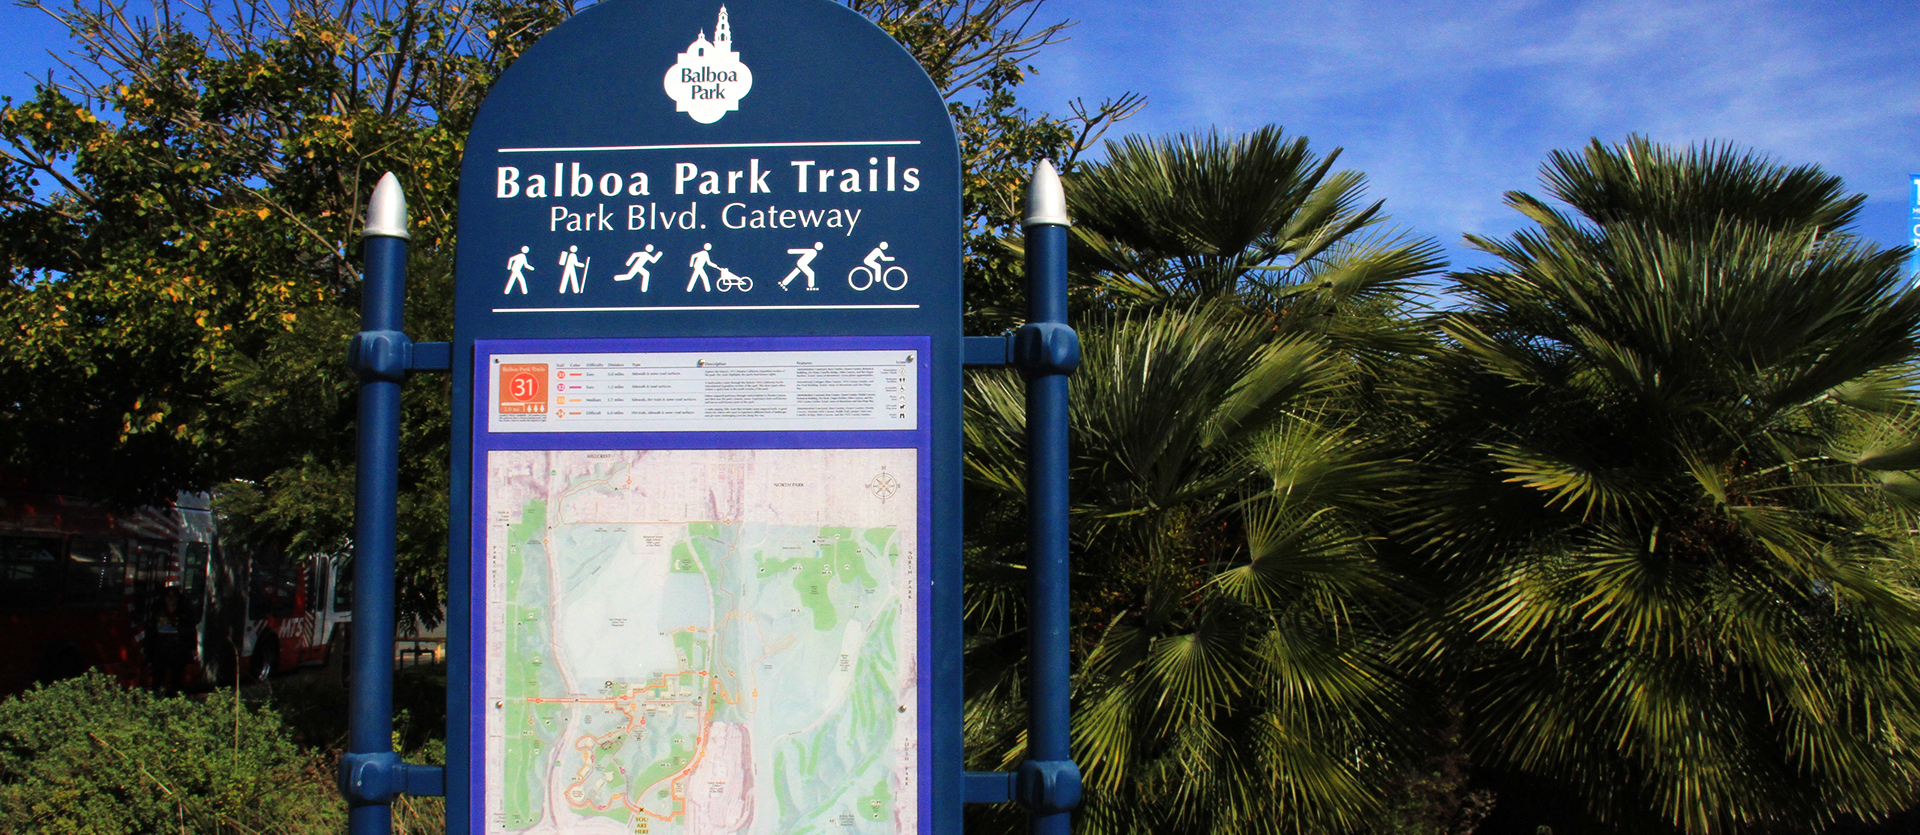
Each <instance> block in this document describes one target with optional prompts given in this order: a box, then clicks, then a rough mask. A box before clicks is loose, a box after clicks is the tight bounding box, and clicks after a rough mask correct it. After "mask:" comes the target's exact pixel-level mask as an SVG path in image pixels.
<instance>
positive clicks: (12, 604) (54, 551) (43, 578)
mask: <svg viewBox="0 0 1920 835" xmlns="http://www.w3.org/2000/svg"><path fill="white" fill-rule="evenodd" d="M59 584H60V539H59V537H53V536H0V606H4V607H8V608H15V609H25V608H36V607H43V606H51V605H53V604H54V601H55V599H56V598H57V596H58V595H59V593H60V585H59Z"/></svg>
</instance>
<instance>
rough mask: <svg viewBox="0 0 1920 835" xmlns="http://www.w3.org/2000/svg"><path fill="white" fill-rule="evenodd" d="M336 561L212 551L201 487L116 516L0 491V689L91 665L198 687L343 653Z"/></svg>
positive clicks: (126, 676) (346, 613) (83, 504)
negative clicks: (194, 492)
mask: <svg viewBox="0 0 1920 835" xmlns="http://www.w3.org/2000/svg"><path fill="white" fill-rule="evenodd" d="M345 562H346V561H345V560H344V559H339V558H336V557H335V556H333V555H314V556H308V557H301V558H286V557H284V556H281V555H274V554H262V553H252V552H248V551H245V550H244V549H229V548H222V547H221V543H220V541H219V537H218V531H217V527H216V523H215V515H214V513H213V511H212V507H211V503H210V501H209V499H208V497H207V496H206V495H205V494H186V493H182V494H180V495H179V496H178V497H177V498H176V499H175V500H174V501H173V502H172V503H171V504H167V505H163V506H155V507H145V508H140V509H138V510H134V511H129V512H114V511H110V510H108V509H106V508H105V507H103V506H101V505H99V504H97V503H94V502H90V501H87V500H85V499H80V498H76V497H72V496H62V495H57V494H49V493H31V492H23V491H8V492H0V694H7V693H17V692H20V691H22V690H25V689H26V688H27V687H29V686H30V685H31V684H32V683H33V682H35V681H53V680H57V679H60V678H66V677H69V676H73V675H77V674H79V673H81V672H84V671H86V670H87V669H90V668H98V669H100V670H102V671H104V672H107V673H109V674H111V675H113V676H114V677H116V678H118V679H120V680H121V681H122V682H123V683H126V684H128V685H155V684H159V683H166V684H169V685H175V686H186V687H206V686H211V685H214V684H223V683H232V682H234V681H235V680H236V679H237V678H243V677H244V678H251V679H254V680H258V679H263V678H265V677H266V676H268V675H271V674H273V673H274V672H275V671H277V670H281V669H286V668H290V667H293V666H300V665H304V664H325V663H327V662H328V661H329V660H330V658H331V657H334V656H336V655H337V656H339V657H341V658H344V657H345V646H346V643H347V636H346V630H347V624H348V623H350V622H351V620H352V614H351V612H350V601H351V598H352V595H351V592H350V590H349V589H348V588H346V584H345V583H343V582H342V580H343V579H344V578H345V577H346V576H348V575H347V572H345V570H344V569H345ZM169 598H171V599H172V602H171V603H169V602H168V601H169ZM335 649H337V650H338V652H334V651H333V650H335ZM172 679H177V680H172Z"/></svg>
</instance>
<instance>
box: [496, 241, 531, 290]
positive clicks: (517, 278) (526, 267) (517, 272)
mask: <svg viewBox="0 0 1920 835" xmlns="http://www.w3.org/2000/svg"><path fill="white" fill-rule="evenodd" d="M527 249H528V247H524V246H523V247H521V248H520V251H519V252H516V253H514V254H513V257H512V258H508V259H507V288H506V289H505V290H501V291H500V295H503V296H505V295H510V294H512V293H513V285H515V284H518V285H520V295H523V296H524V295H526V294H527V277H526V275H524V274H523V273H524V272H526V271H531V270H533V264H532V263H530V262H528V261H527Z"/></svg>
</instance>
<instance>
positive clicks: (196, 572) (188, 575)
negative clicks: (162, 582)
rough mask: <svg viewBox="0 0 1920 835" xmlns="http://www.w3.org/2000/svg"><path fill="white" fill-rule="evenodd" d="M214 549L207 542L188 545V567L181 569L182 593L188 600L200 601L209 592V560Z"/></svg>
mask: <svg viewBox="0 0 1920 835" xmlns="http://www.w3.org/2000/svg"><path fill="white" fill-rule="evenodd" d="M212 551H213V549H212V547H211V546H209V545H207V543H205V542H189V543H187V557H186V565H185V567H183V568H182V569H181V577H180V584H181V586H182V587H183V588H182V589H181V591H182V592H183V593H184V595H185V597H186V599H187V600H196V601H197V600H199V599H200V598H201V596H202V595H204V594H206V590H207V560H208V558H209V557H210V556H211V554H212Z"/></svg>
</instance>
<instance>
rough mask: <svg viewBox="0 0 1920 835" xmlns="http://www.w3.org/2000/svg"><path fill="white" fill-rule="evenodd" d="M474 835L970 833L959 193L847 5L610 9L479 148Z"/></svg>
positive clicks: (468, 485) (456, 574)
mask: <svg viewBox="0 0 1920 835" xmlns="http://www.w3.org/2000/svg"><path fill="white" fill-rule="evenodd" d="M460 189H461V192H460V228H459V232H460V241H459V251H458V266H457V270H456V299H455V304H456V316H455V324H454V330H455V338H454V344H453V349H452V355H453V368H452V373H453V380H454V402H455V404H456V408H455V418H454V438H455V451H454V462H453V466H454V493H453V497H452V514H453V523H454V524H453V531H454V533H453V551H452V553H453V558H452V567H453V572H452V577H451V580H450V587H451V594H450V597H451V602H450V613H449V614H450V623H449V639H450V644H451V646H452V647H453V648H454V650H455V651H454V652H453V654H452V663H451V665H450V670H449V690H450V696H449V698H450V711H449V717H450V720H451V721H450V725H451V728H450V731H451V732H450V734H449V737H450V738H449V740H448V749H449V750H448V755H449V756H448V761H449V763H450V765H449V766H448V769H447V772H446V791H447V795H448V816H449V828H450V830H451V831H457V832H474V833H479V832H486V833H517V832H550V831H582V832H585V831H605V832H609V833H615V832H618V833H638V834H639V835H673V834H674V833H720V832H727V833H732V832H739V833H750V832H768V833H771V832H785V831H802V830H809V829H811V830H814V831H821V832H828V831H830V832H834V833H847V835H854V834H855V833H874V835H878V834H879V833H895V832H918V831H928V832H931V831H944V832H958V831H959V829H960V816H959V811H960V805H959V804H960V802H961V799H962V776H961V772H960V762H961V752H960V725H959V715H960V711H959V707H960V704H959V699H960V687H959V685H960V667H959V659H960V646H959V634H958V630H959V620H960V618H959V598H958V593H959V577H960V570H959V544H960V528H959V516H960V514H959V512H958V511H959V489H960V469H959V467H960V402H959V398H960V369H961V361H962V341H961V336H960V233H961V225H960V224H961V219H960V181H959V155H958V150H957V147H956V143H955V138H954V134H953V129H952V126H951V123H950V122H949V120H948V117H947V111H946V107H945V104H944V102H943V101H942V99H941V96H940V94H939V92H938V91H937V90H936V88H935V87H934V86H933V84H932V83H931V82H930V81H929V80H928V78H927V77H926V75H925V74H924V73H923V72H922V70H921V69H920V67H919V66H918V64H917V63H916V62H915V61H914V60H913V59H912V57H911V56H909V55H908V54H907V53H906V52H905V51H904V50H903V49H901V48H900V46H899V45H898V44H896V43H894V42H893V41H892V40H891V39H890V38H888V37H887V36H886V35H885V34H884V33H883V32H881V31H880V30H879V29H878V28H877V27H875V26H874V25H873V24H872V23H870V22H869V21H867V20H866V19H864V18H862V17H860V16H859V15H857V14H855V13H853V12H851V11H849V10H848V9H846V8H845V7H843V6H841V5H838V4H835V3H832V2H827V0H727V2H726V3H725V5H724V6H723V5H721V3H720V2H719V0H646V1H645V2H643V0H612V1H611V2H606V3H602V4H599V5H596V6H594V7H592V8H590V9H588V10H587V11H585V12H583V13H581V14H580V15H579V16H577V17H576V18H574V19H573V20H571V21H569V22H567V23H565V24H563V25H561V26H560V27H558V28H556V29H555V30H554V31H553V32H552V33H550V34H548V35H547V36H546V37H544V38H543V39H541V41H540V42H539V43H537V44H535V45H534V46H533V47H532V48H531V49H530V50H528V52H527V53H526V54H525V55H524V56H523V57H522V58H521V59H520V60H519V61H518V62H516V63H515V64H514V65H513V67H512V68H511V69H510V70H509V71H508V72H507V73H506V74H505V75H504V76H503V77H502V78H501V79H500V81H499V83H498V84H497V85H496V86H495V87H494V89H493V91H492V92H491V93H490V94H489V96H488V98H487V100H486V102H485V103H484V104H483V106H482V107H481V110H480V113H479V117H478V119H477V120H476V122H475V125H474V127H473V130H472V132H471V133H470V134H469V136H468V140H467V147H466V157H465V161H464V167H463V168H462V172H461V181H460Z"/></svg>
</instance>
